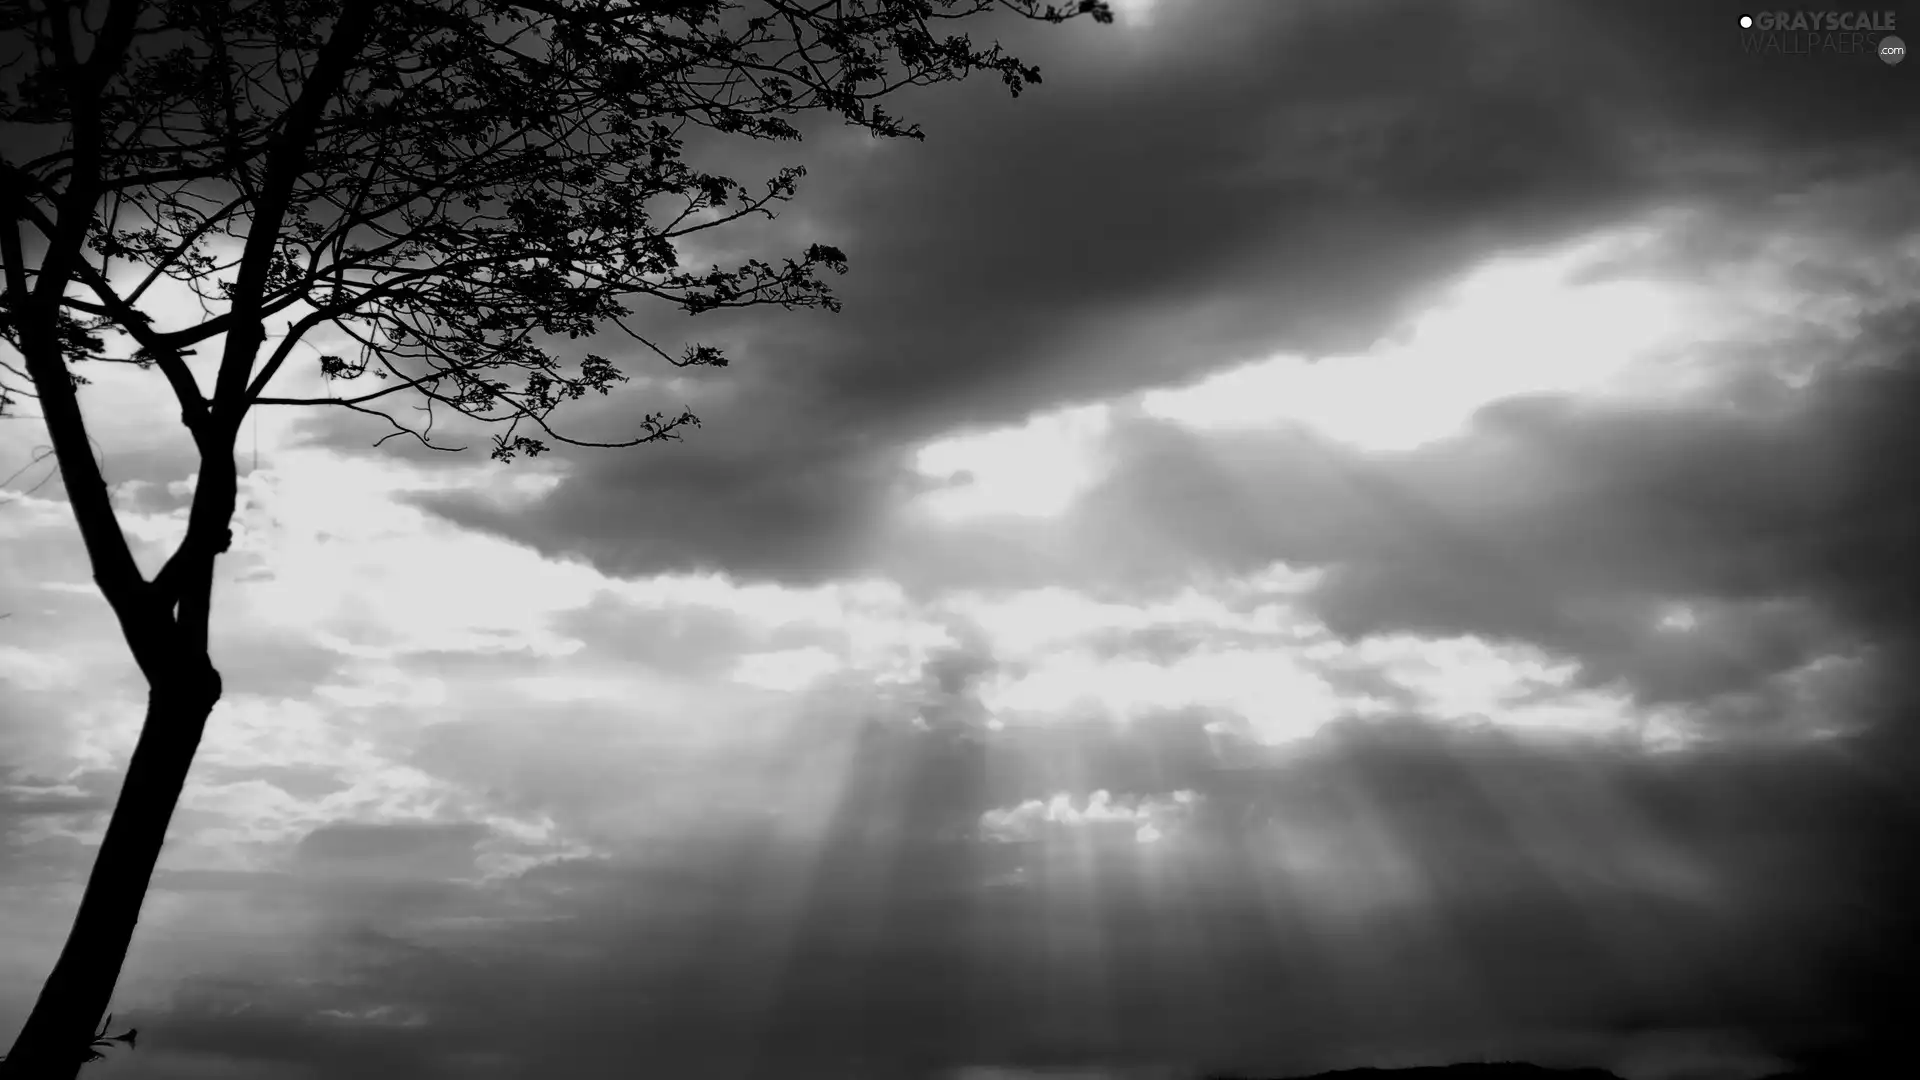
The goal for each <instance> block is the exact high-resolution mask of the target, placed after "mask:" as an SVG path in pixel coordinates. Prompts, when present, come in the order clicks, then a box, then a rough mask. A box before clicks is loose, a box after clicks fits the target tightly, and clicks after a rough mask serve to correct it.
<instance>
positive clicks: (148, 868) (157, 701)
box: [0, 669, 220, 1080]
mask: <svg viewBox="0 0 1920 1080" xmlns="http://www.w3.org/2000/svg"><path fill="white" fill-rule="evenodd" d="M206 674H207V675H208V676H211V678H210V679H209V678H205V677H203V678H199V679H191V680H185V679H183V680H180V681H179V682H178V683H171V684H166V685H159V686H155V687H154V688H153V689H151V690H150V691H149V692H148V694H147V716H146V722H145V724H143V725H142V726H141V729H140V740H139V742H138V743H137V744H136V745H135V746H134V750H133V759H132V760H131V761H130V762H128V764H127V777H126V780H125V782H124V783H123V784H122V785H121V788H120V798H119V800H118V801H117V802H116V803H115V804H114V808H113V817H112V819H111V820H110V821H109V822H108V824H107V833H106V836H105V838H104V839H102V840H101V842H100V853H99V854H98V855H97V856H96V857H95V858H94V863H93V873H92V874H91V875H90V876H89V877H88V878H87V889H86V893H85V895H84V896H83V897H82V898H81V901H80V912H79V914H78V915H76V916H75V917H74V920H73V929H72V931H71V932H70V933H69V934H68V935H67V943H66V946H65V947H64V948H62V949H61V950H60V959H59V961H58V962H56V963H55V965H54V968H53V974H52V975H51V976H49V977H48V979H47V982H46V985H45V986H43V987H42V988H41V990H40V998H39V1000H38V1001H37V1002H35V1003H34V1006H33V1012H32V1013H31V1014H30V1015H29V1016H28V1017H27V1023H26V1026H25V1027H23V1028H22V1029H21V1031H20V1035H19V1038H17V1039H16V1040H15V1041H14V1044H13V1049H12V1051H11V1052H9V1053H8V1054H7V1056H6V1059H5V1060H4V1061H0V1080H72V1078H73V1077H74V1076H75V1075H76V1074H78V1073H79V1071H80V1066H81V1065H82V1064H84V1063H85V1060H86V1055H87V1051H88V1048H89V1044H90V1043H91V1042H92V1039H93V1036H94V1033H95V1032H96V1031H97V1030H98V1025H99V1023H100V1019H101V1016H102V1015H103V1014H104V1013H105V1012H106V1011H107V1005H108V1002H109V1001H110V999H111V998H112V997H113V987H114V983H115V982H116V981H118V980H119V978H120V965H121V964H122V963H123V962H124V961H125V960H126V956H127V947H128V945H129V944H131V943H132V941H133V929H134V926H135V924H137V923H138V922H139V921H140V905H141V902H142V901H143V900H144V899H145V898H146V895H147V883H148V881H149V880H150V879H151V878H152V877H153V868H154V864H155V863H157V862H158V861H159V859H160V846H161V844H162V843H163V842H164V841H165V840H166V836H167V823H168V822H169V821H170V820H172V818H173V808H174V806H175V805H176V804H177V803H178V802H179V801H180V792H181V789H182V788H184V787H185V786H186V782H187V770H188V769H189V768H190V767H192V765H193V755H194V751H195V750H196V749H198V748H199V745H200V735H201V732H202V731H204V730H205V729H206V723H207V716H208V715H209V714H210V713H211V712H212V711H213V706H214V703H215V702H216V701H218V700H219V697H220V689H219V677H218V676H217V675H214V674H213V673H212V671H211V670H210V669H209V670H208V671H207V673H206Z"/></svg>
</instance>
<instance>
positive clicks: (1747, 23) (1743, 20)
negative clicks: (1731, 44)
mask: <svg viewBox="0 0 1920 1080" xmlns="http://www.w3.org/2000/svg"><path fill="white" fill-rule="evenodd" d="M1740 29H1742V30H1751V29H1753V16H1751V15H1742V16H1740Z"/></svg>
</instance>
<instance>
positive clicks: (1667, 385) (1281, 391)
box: [1142, 229, 1710, 450]
mask: <svg viewBox="0 0 1920 1080" xmlns="http://www.w3.org/2000/svg"><path fill="white" fill-rule="evenodd" d="M1645 232H1646V230H1644V229H1636V230H1631V231H1627V232H1625V233H1622V234H1619V235H1613V236H1604V237H1601V238H1598V239H1589V240H1586V241H1583V242H1581V243H1578V244H1575V245H1572V246H1570V247H1567V248H1564V249H1561V250H1556V251H1550V252H1547V253H1544V254H1540V253H1536V254H1527V255H1513V256H1508V257H1505V258H1500V259H1496V260H1493V261H1490V262H1488V263H1486V264H1483V265H1482V266H1480V267H1479V268H1477V269H1475V270H1473V271H1472V272H1470V273H1469V274H1467V275H1466V276H1465V277H1463V278H1462V279H1460V280H1459V281H1458V282H1456V283H1455V284H1454V285H1453V287H1452V288H1451V289H1450V290H1448V291H1447V292H1446V293H1445V294H1444V295H1443V297H1442V298H1441V299H1440V300H1438V302H1436V303H1435V304H1434V305H1433V306H1432V307H1430V308H1429V309H1427V310H1426V311H1424V312H1423V313H1422V314H1420V315H1419V316H1417V317H1416V318H1415V319H1413V320H1412V322H1411V323H1410V324H1408V326H1407V327H1406V329H1405V332H1404V333H1403V334H1401V335H1398V336H1396V337H1392V338H1389V339H1387V340H1384V341H1382V342H1381V343H1380V344H1379V345H1378V346H1376V347H1375V348H1374V349H1373V350H1371V351H1369V352H1367V353H1363V354H1361V355H1358V356H1337V357H1324V358H1311V357H1302V356H1278V357H1274V358H1272V359H1268V360H1263V361H1260V362H1257V363H1252V364H1247V365H1244V366H1242V367H1238V368H1234V369H1232V370H1229V371H1226V372H1222V373H1221V374H1218V375H1214V376H1211V377H1209V378H1207V379H1203V380H1201V381H1200V382H1197V383H1194V384H1192V385H1189V386H1186V387H1181V388H1164V389H1158V390H1152V391H1149V392H1147V393H1146V394H1145V395H1144V396H1143V398H1142V405H1143V407H1144V408H1145V409H1146V411H1147V412H1148V413H1149V414H1150V415H1153V416H1157V417H1160V418H1163V419H1167V420H1172V421H1175V422H1177V423H1180V424H1182V425H1185V426H1188V427H1191V428H1195V429H1198V430H1231V429H1236V428H1263V427H1272V426H1275V425H1277V424H1287V423H1299V424H1304V425H1306V426H1308V427H1309V428H1312V429H1313V430H1315V431H1318V432H1319V433H1321V434H1323V435H1326V436H1329V437H1331V438H1334V439H1337V440H1340V441H1342V442H1345V443H1349V444H1351V445H1354V446H1357V447H1361V448H1363V449H1368V450H1407V449H1412V448H1414V447H1417V446H1420V445H1422V444H1424V443H1428V442H1431V441H1433V440H1435V439H1439V438H1442V437H1444V436H1446V435H1449V434H1452V433H1454V432H1457V431H1459V430H1460V429H1461V428H1462V427H1463V426H1464V425H1465V423H1466V422H1467V420H1468V419H1469V418H1470V417H1471V416H1472V415H1473V413H1474V412H1475V410H1477V409H1479V408H1480V407H1481V406H1484V405H1487V404H1490V403H1492V402H1494V401H1498V400H1500V399H1502V398H1508V397H1515V396H1518V395H1523V394H1533V393H1549V392H1595V391H1608V392H1625V391H1629V390H1631V391H1633V392H1647V391H1653V392H1662V393H1665V392H1671V391H1672V390H1673V388H1674V381H1673V380H1674V370H1673V368H1672V367H1671V366H1664V367H1655V366H1653V365H1651V364H1649V363H1648V362H1649V361H1656V360H1660V359H1661V358H1662V357H1663V356H1664V354H1665V353H1666V352H1667V351H1668V350H1670V349H1672V348H1674V347H1677V346H1679V345H1681V344H1685V343H1687V342H1689V341H1692V340H1697V339H1698V338H1699V337H1700V336H1701V335H1702V334H1704V333H1706V332H1707V328H1708V326H1709V316H1710V313H1709V311H1708V308H1707V304H1706V301H1705V299H1704V298H1703V297H1701V296H1700V295H1699V294H1698V293H1697V292H1690V291H1689V290H1687V289H1686V288H1684V287H1682V286H1680V285H1676V284H1674V283H1671V282H1662V281H1655V280H1633V279H1618V278H1602V279H1599V280H1586V279H1583V272H1587V271H1591V270H1593V269H1594V268H1596V267H1599V266H1602V265H1604V264H1603V260H1604V259H1606V258H1607V257H1609V256H1612V255H1616V254H1617V253H1618V252H1619V251H1620V250H1622V249H1624V248H1628V247H1630V246H1631V245H1632V244H1633V243H1634V242H1636V241H1643V240H1644V234H1645Z"/></svg>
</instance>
